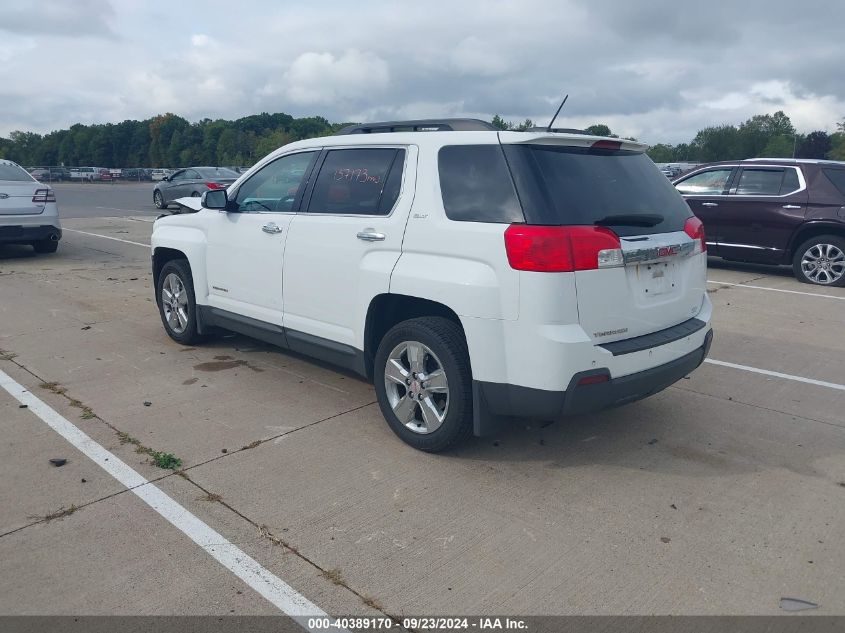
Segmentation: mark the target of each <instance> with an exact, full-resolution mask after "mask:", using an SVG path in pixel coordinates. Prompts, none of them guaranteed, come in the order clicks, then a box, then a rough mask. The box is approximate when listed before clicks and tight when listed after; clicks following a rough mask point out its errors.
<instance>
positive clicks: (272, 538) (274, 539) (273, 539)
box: [258, 524, 284, 545]
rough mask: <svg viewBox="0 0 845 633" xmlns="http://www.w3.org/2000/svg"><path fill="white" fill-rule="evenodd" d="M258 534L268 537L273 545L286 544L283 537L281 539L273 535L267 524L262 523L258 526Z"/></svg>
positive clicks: (264, 537)
mask: <svg viewBox="0 0 845 633" xmlns="http://www.w3.org/2000/svg"><path fill="white" fill-rule="evenodd" d="M258 536H260V537H261V538H263V539H267V540H268V541H270V542H271V543H272V544H273V545H284V543H282V539H280V538H279V537H278V536H273V534H272V533H271V532H270V528H269V527H267V526H266V525H263V524H262V525H259V526H258Z"/></svg>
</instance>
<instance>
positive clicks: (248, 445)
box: [241, 440, 261, 451]
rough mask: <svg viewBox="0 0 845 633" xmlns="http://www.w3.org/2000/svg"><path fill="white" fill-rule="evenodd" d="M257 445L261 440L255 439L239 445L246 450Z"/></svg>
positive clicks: (259, 444)
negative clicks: (244, 444)
mask: <svg viewBox="0 0 845 633" xmlns="http://www.w3.org/2000/svg"><path fill="white" fill-rule="evenodd" d="M258 446H261V440H255V441H254V442H250V443H249V444H247V445H246V446H241V450H242V451H246V450H249V449H250V448H257V447H258Z"/></svg>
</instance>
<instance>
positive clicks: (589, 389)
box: [472, 329, 713, 435]
mask: <svg viewBox="0 0 845 633" xmlns="http://www.w3.org/2000/svg"><path fill="white" fill-rule="evenodd" d="M712 341H713V330H712V329H711V330H708V332H707V334H706V335H705V337H704V343H703V344H702V346H701V347H699V348H698V349H695V350H693V351H692V352H689V353H688V354H685V355H684V356H681V357H680V358H676V359H675V360H672V361H669V362H668V363H665V364H662V365H658V366H656V367H652V368H650V369H646V370H644V371H640V372H636V373H633V374H628V375H626V376H621V377H618V378H611V379H609V380H607V381H606V382H600V383H596V384H588V385H580V386H579V384H578V383H579V382H580V381H581V380H582V379H584V378H586V377H589V376H593V375H596V374H602V373H604V374H608V373H609V371H608V370H607V369H606V368H605V369H592V370H589V371H584V372H580V373H577V374H575V375H574V376H573V377H572V379H571V380H570V382H569V385H568V387H567V388H566V390H565V391H547V390H545V389H533V388H530V387H522V386H519V385H509V384H501V383H492V382H483V381H476V380H474V381H473V385H472V389H473V400H474V406H475V407H476V416H475V434H476V435H488V434H489V433H491V432H493V431H495V430H496V429H497V428H498V427H499V423H500V422H502V421H503V420H508V419H510V418H535V419H543V420H556V419H559V418H562V417H565V416H569V415H578V414H583V413H593V412H596V411H601V410H602V409H609V408H611V407H617V406H620V405H623V404H627V403H629V402H634V401H636V400H640V399H642V398H646V397H648V396H650V395H653V394H655V393H657V392H658V391H662V390H663V389H665V388H666V387H668V386H670V385H672V384H674V383H675V382H677V381H678V380H680V379H681V378H683V377H684V376H686V375H687V374H689V373H690V372H691V371H693V370H694V369H695V368H696V367H698V366H699V365H700V364H701V363H702V362H704V359H705V358H706V357H707V354H708V353H709V351H710V345H711V343H712Z"/></svg>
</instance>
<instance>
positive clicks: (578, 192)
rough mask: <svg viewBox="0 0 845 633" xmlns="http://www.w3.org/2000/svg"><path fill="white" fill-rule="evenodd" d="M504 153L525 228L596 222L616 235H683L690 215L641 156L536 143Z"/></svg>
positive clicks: (506, 147) (661, 175)
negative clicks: (682, 232)
mask: <svg viewBox="0 0 845 633" xmlns="http://www.w3.org/2000/svg"><path fill="white" fill-rule="evenodd" d="M504 149H505V155H506V156H507V159H508V164H509V165H510V168H511V173H512V174H513V177H514V181H515V182H516V188H517V191H518V193H519V197H520V201H521V202H522V207H523V210H524V212H525V220H526V222H528V223H529V224H544V225H572V224H586V225H593V224H597V223H598V224H600V225H601V226H608V227H610V228H612V229H613V230H614V232H615V233H616V234H617V235H620V236H626V235H646V234H652V233H668V232H671V231H683V230H684V222H686V220H687V218H688V217H690V216H691V215H692V212H691V211H690V208H689V206H688V205H687V203H686V202H685V201H684V199H683V198H682V197H681V196H680V195H678V192H677V191H676V190H675V187H673V186H672V183H670V182H669V180H668V179H667V178H666V176H664V175H663V174H661V173H660V170H658V169H657V166H656V165H655V164H654V163H653V162H652V160H651V159H650V158H649V157H648V156H646V155H645V154H643V153H642V152H633V151H628V150H611V149H593V148H590V147H570V146H555V145H536V144H523V145H505V146H504ZM635 216H636V217H635ZM638 219H639V221H638Z"/></svg>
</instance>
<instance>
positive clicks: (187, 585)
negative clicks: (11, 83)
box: [0, 185, 845, 615]
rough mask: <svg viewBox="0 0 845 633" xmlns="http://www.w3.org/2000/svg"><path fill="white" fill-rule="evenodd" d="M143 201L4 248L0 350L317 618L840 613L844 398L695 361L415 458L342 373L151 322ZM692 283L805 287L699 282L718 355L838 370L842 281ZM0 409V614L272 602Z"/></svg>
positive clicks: (774, 365)
mask: <svg viewBox="0 0 845 633" xmlns="http://www.w3.org/2000/svg"><path fill="white" fill-rule="evenodd" d="M74 186H80V187H86V188H88V187H89V186H86V185H74ZM90 187H91V188H90V190H91V191H93V190H94V189H95V188H98V186H97V185H93V186H90ZM99 187H106V185H101V186H99ZM114 187H115V188H117V187H122V186H120V185H114ZM150 189H151V188H150ZM95 206H96V205H95ZM102 206H108V205H102ZM115 206H116V207H117V206H119V205H117V204H116V205H115ZM125 206H126V207H127V208H129V207H131V206H132V204H126V205H125ZM105 213H107V211H106V210H101V211H100V213H99V215H101V216H102V215H103V214H105ZM112 215H116V214H112ZM148 220H149V218H148V217H147V216H145V215H144V214H129V215H127V216H126V217H87V218H77V219H72V218H71V219H66V220H65V221H64V224H65V226H66V227H67V228H69V229H75V230H77V231H84V232H85V233H75V232H73V231H67V232H66V234H65V238H64V239H63V240H62V243H61V246H60V247H59V252H58V253H57V254H56V255H52V256H46V257H45V256H38V257H36V256H34V255H31V254H30V252H29V251H27V249H26V248H24V247H0V349H2V350H3V352H4V353H3V359H4V360H0V370H3V371H4V372H6V373H8V374H9V375H10V376H12V378H13V379H14V380H16V381H17V382H19V383H21V384H22V385H24V386H25V387H26V388H28V389H30V390H31V391H32V392H33V393H34V394H35V395H37V396H38V397H39V398H41V399H43V400H44V401H45V402H47V403H48V404H49V405H50V406H52V407H53V408H54V409H55V410H56V411H58V412H59V413H61V414H62V415H64V416H65V417H66V418H67V419H68V420H70V421H71V422H73V423H74V424H76V425H77V426H78V427H79V428H80V429H82V430H83V431H84V432H85V433H87V434H88V435H90V436H91V438H92V439H94V440H95V441H97V442H98V443H100V444H101V445H102V446H103V447H105V448H106V449H108V450H109V451H111V452H112V453H113V454H114V455H115V456H117V457H119V458H120V459H122V460H124V461H125V462H127V464H129V465H131V466H132V467H133V468H135V469H136V470H137V471H138V472H139V473H140V474H141V475H143V476H144V477H145V478H147V479H148V480H151V481H156V483H157V485H158V486H159V487H160V488H161V489H162V490H163V491H165V492H166V493H167V494H169V495H170V496H171V497H173V498H174V499H176V500H177V501H179V503H181V504H182V505H183V506H184V507H185V508H187V509H188V510H189V511H190V512H191V513H193V514H194V515H196V516H197V517H199V518H200V519H202V520H203V521H205V522H207V523H208V524H209V525H210V526H212V527H213V528H214V529H215V530H217V531H218V532H220V533H221V534H222V535H224V536H225V537H226V538H227V539H228V540H229V541H230V542H233V543H236V544H238V546H239V547H241V548H242V549H243V550H244V551H245V552H247V553H248V554H249V555H250V556H252V557H254V558H255V559H256V560H257V561H258V562H259V563H261V564H262V565H263V566H264V567H266V568H268V569H270V570H271V571H272V572H273V573H275V574H277V575H278V576H279V577H280V578H283V579H285V581H286V582H288V583H289V584H291V586H293V587H294V588H295V589H296V590H297V591H299V592H300V593H302V594H303V595H304V596H306V597H307V598H308V599H309V600H311V601H313V602H314V603H315V604H318V605H319V606H320V607H321V608H322V609H324V610H326V611H327V612H329V613H334V614H338V615H340V614H351V613H362V614H363V613H375V614H378V613H380V612H382V613H387V614H391V615H401V614H409V613H414V614H454V613H482V614H483V613H490V612H496V613H514V614H629V615H631V614H776V613H779V612H780V610H779V607H778V600H779V598H780V597H782V596H793V597H799V598H804V599H807V600H810V601H813V602H817V603H819V604H820V605H821V608H820V609H819V611H818V613H823V614H827V615H832V614H845V591H843V589H845V580H844V579H843V576H842V573H841V570H842V569H843V567H845V546H844V545H843V542H842V539H841V536H840V535H839V533H840V532H841V525H842V524H843V520H844V519H845V503H843V501H845V458H844V457H843V453H845V430H844V429H843V426H845V421H843V420H845V418H844V417H843V414H842V410H843V407H842V404H843V401H845V398H844V397H843V392H841V391H835V390H831V389H826V388H823V387H818V386H813V385H806V384H801V383H795V382H789V381H784V380H781V379H774V378H770V377H766V376H761V375H759V374H753V373H750V372H743V371H741V370H736V369H730V368H724V367H716V366H712V365H705V366H702V367H701V368H700V369H699V370H697V371H696V372H695V373H694V374H693V375H692V376H691V377H690V379H688V380H683V381H681V382H680V383H678V384H677V385H676V386H675V387H672V388H670V389H668V390H666V391H665V392H663V393H661V394H659V395H657V396H655V397H652V398H650V399H647V400H645V401H642V402H639V403H635V404H633V405H629V406H627V407H624V408H620V409H616V410H612V411H608V412H604V413H602V414H599V415H595V416H584V417H579V418H573V419H571V420H568V421H566V422H562V423H558V424H554V425H551V426H547V427H542V426H541V425H538V424H537V423H526V424H525V425H518V426H515V427H514V428H511V429H509V430H508V431H507V432H506V433H504V434H503V435H501V436H500V437H497V438H490V439H484V440H475V441H473V442H472V443H470V444H469V445H467V446H466V447H463V448H461V449H459V450H457V451H454V452H452V453H448V454H445V455H438V456H432V455H427V454H423V453H419V452H416V451H413V450H412V449H410V448H408V447H407V446H405V445H404V444H402V443H401V442H400V441H399V440H398V439H396V438H395V437H394V436H393V434H392V433H391V432H390V430H389V429H388V428H387V425H386V424H385V423H384V421H383V419H382V418H381V415H380V413H379V411H378V407H377V405H375V404H374V401H375V398H374V394H373V391H372V387H371V386H370V385H367V384H366V383H364V382H362V381H360V380H359V379H357V378H356V377H354V376H352V375H349V374H345V373H342V372H338V371H336V370H334V369H332V368H330V367H327V366H324V365H322V364H319V363H316V362H313V361H310V360H308V359H306V358H303V357H300V356H296V355H293V354H289V353H285V352H282V351H281V350H278V349H275V348H272V347H269V346H266V345H264V344H261V343H258V342H256V341H253V340H250V339H247V338H244V337H240V336H230V337H225V338H220V339H217V340H215V341H213V342H211V343H209V344H206V345H203V346H199V347H196V348H185V347H183V346H180V345H177V344H176V343H174V342H173V341H171V340H170V339H169V338H167V336H166V335H165V333H164V331H163V329H162V327H161V323H160V321H159V318H158V314H157V311H156V308H155V304H154V302H153V301H152V291H151V280H150V274H149V255H150V253H149V250H148V249H146V248H144V247H143V246H138V245H137V244H144V243H148V242H149V234H150V231H151V228H152V225H151V223H150V222H149V221H148ZM86 233H93V234H96V235H101V236H104V237H95V236H93V235H87V234H86ZM107 237H110V238H113V239H106V238H107ZM116 240H126V241H125V242H121V241H116ZM127 242H136V244H131V243H127ZM710 279H713V280H716V281H724V282H729V283H752V284H754V285H757V286H760V287H762V288H767V287H768V288H774V289H787V290H793V291H795V292H807V293H812V295H818V296H810V295H797V294H786V293H779V292H772V291H767V290H762V289H748V288H743V287H737V286H724V285H719V284H711V287H710V290H711V298H712V299H713V302H714V304H715V306H716V312H715V314H716V317H715V325H716V329H717V332H716V338H715V342H714V345H713V350H712V352H711V356H712V357H713V358H717V359H721V360H725V361H729V362H733V363H739V364H743V365H748V366H753V367H758V368H762V369H769V370H773V371H778V372H783V373H788V374H795V375H800V376H804V377H809V378H816V379H818V380H825V381H829V382H833V383H838V384H842V383H843V382H845V381H843V379H842V376H843V375H844V374H843V371H842V370H843V368H845V365H843V361H842V356H843V354H842V351H843V349H842V348H843V346H845V344H843V341H842V337H841V336H835V335H832V332H837V331H841V327H842V324H843V321H845V301H840V300H839V299H837V297H839V298H841V297H845V292H843V291H842V290H841V289H817V288H814V287H811V286H807V285H803V284H799V283H797V282H796V281H795V280H793V279H790V278H789V277H787V276H786V275H784V274H782V271H779V270H777V269H775V270H771V269H760V268H755V269H753V270H749V269H746V268H743V267H732V268H727V267H725V266H724V265H720V264H717V266H716V267H714V268H713V269H711V271H710ZM41 385H45V386H43V387H42V386H41ZM145 403H149V404H148V405H145ZM86 412H90V413H91V415H87V414H86ZM0 419H2V423H3V427H4V430H5V431H6V433H5V434H4V441H3V446H4V454H5V455H6V456H7V459H6V460H4V463H3V464H2V466H0V473H2V482H3V483H2V485H0V488H2V490H0V501H2V503H3V507H4V508H8V512H5V513H4V514H3V521H2V522H0V560H2V561H3V563H2V565H0V596H3V598H2V599H0V613H7V614H9V613H14V614H20V613H47V612H49V613H59V612H61V613H76V614H92V613H133V614H136V613H137V614H151V613H170V614H183V613H221V614H222V613H227V612H229V613H231V612H232V611H231V610H232V609H234V610H235V611H234V612H235V613H238V614H243V613H254V614H261V613H266V612H268V611H272V609H273V608H272V606H271V605H269V603H267V602H266V601H264V600H263V599H262V598H261V597H260V596H258V594H256V593H255V591H254V590H253V589H252V588H250V587H249V586H246V585H244V584H243V583H242V582H241V581H240V580H239V579H237V578H236V577H235V576H233V575H232V574H230V573H229V572H228V571H227V570H225V569H224V568H222V567H220V566H219V565H218V564H217V563H215V562H214V561H213V560H212V559H211V558H209V557H208V556H207V554H206V553H205V552H203V551H202V550H200V549H199V548H197V546H196V545H195V544H193V543H192V542H190V540H188V539H187V538H185V537H184V536H183V535H181V534H180V533H179V532H178V531H176V530H174V528H173V527H172V526H171V525H169V524H168V523H166V522H165V521H163V520H162V519H161V517H159V516H158V515H156V513H155V512H153V511H152V510H151V509H149V508H148V507H145V506H143V504H140V502H138V501H137V499H135V498H134V497H132V496H131V494H128V493H127V491H126V490H125V488H123V487H122V486H120V485H119V484H117V483H116V482H115V481H114V480H112V479H110V478H109V476H108V475H106V474H105V472H104V471H102V470H99V469H98V467H96V466H94V465H93V463H91V462H90V460H88V458H86V457H85V456H84V455H81V454H78V452H75V449H73V448H72V447H71V446H70V445H68V444H67V443H65V442H64V440H62V439H61V438H60V437H58V436H57V435H55V434H54V433H53V432H52V431H51V430H50V429H49V428H48V427H46V426H45V425H44V423H43V422H42V421H41V420H39V418H38V417H37V416H35V415H33V414H32V413H31V412H28V411H26V410H25V409H19V408H18V405H17V403H16V401H14V400H13V399H12V398H11V397H9V396H8V394H6V393H5V392H3V391H0ZM127 438H129V439H127ZM133 441H134V442H137V444H136V443H134V442H133ZM139 445H140V446H141V447H146V448H149V449H151V450H155V451H161V452H169V453H173V454H174V455H176V456H178V457H179V458H180V459H181V460H182V462H183V467H184V472H183V473H182V475H183V476H178V475H176V474H174V473H173V472H172V471H170V470H162V469H160V468H157V467H156V466H154V465H153V464H151V463H149V455H148V454H146V453H143V452H142V453H138V452H136V451H137V449H138V446H139ZM61 455H64V456H66V457H67V458H68V459H69V462H68V464H67V465H66V466H63V467H61V468H55V467H53V466H50V465H49V463H48V461H47V460H48V459H49V458H50V457H54V456H61ZM82 478H85V479H86V483H85V484H82V483H81V479H82ZM218 495H219V498H218ZM209 499H210V500H209ZM71 505H74V506H76V507H77V508H78V509H77V510H75V511H74V512H73V513H72V514H70V515H69V516H65V517H63V518H58V519H53V520H51V521H49V522H47V521H45V520H44V519H43V517H45V516H46V515H47V514H49V513H51V512H55V511H57V510H59V509H60V508H62V507H64V508H68V507H70V506H71ZM33 517H35V518H33ZM39 517H42V518H39ZM56 570H58V571H59V572H60V573H56ZM67 578H73V581H72V583H70V584H68V583H67V582H65V579H67ZM177 586H178V587H180V588H179V589H178V590H174V589H173V588H174V587H177ZM183 587H184V589H183ZM36 589H37V590H36ZM238 591H240V592H241V593H237V592H238ZM144 596H147V597H144ZM268 607H269V608H268Z"/></svg>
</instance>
